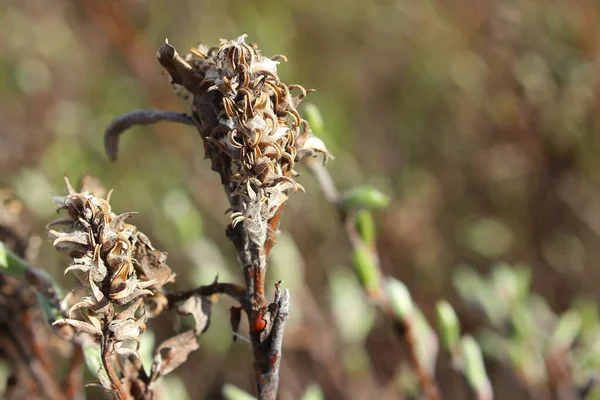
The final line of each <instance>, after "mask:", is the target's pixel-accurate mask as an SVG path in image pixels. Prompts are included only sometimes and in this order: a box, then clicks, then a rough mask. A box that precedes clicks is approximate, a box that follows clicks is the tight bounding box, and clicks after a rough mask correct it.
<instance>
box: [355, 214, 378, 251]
mask: <svg viewBox="0 0 600 400" xmlns="http://www.w3.org/2000/svg"><path fill="white" fill-rule="evenodd" d="M356 229H358V233H359V234H360V238H361V239H362V240H363V242H365V243H367V244H368V245H371V246H374V245H375V236H376V230H377V229H376V227H375V220H374V219H373V216H372V215H371V213H370V212H369V211H367V210H361V211H359V212H358V213H356Z"/></svg>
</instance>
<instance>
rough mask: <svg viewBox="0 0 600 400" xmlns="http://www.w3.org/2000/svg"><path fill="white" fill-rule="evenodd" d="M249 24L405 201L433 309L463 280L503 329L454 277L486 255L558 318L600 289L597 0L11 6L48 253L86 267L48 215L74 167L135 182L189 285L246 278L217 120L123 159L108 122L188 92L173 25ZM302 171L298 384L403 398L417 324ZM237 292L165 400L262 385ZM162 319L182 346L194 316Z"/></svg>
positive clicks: (292, 335) (183, 45) (129, 148)
mask: <svg viewBox="0 0 600 400" xmlns="http://www.w3.org/2000/svg"><path fill="white" fill-rule="evenodd" d="M242 33H247V34H248V36H249V37H248V41H249V42H254V43H257V44H258V45H259V46H260V48H261V49H262V51H263V53H264V54H265V55H273V54H279V53H283V54H285V55H286V56H287V57H288V59H289V62H287V63H282V64H281V65H280V68H279V72H280V76H281V78H282V80H283V81H284V82H286V83H297V84H301V85H303V86H304V87H306V88H315V89H317V91H316V92H315V93H312V94H310V95H309V96H308V97H307V99H306V100H305V101H306V102H311V103H313V104H315V105H316V106H317V107H318V108H319V109H320V111H321V113H322V115H323V118H324V122H325V132H324V133H322V135H321V136H322V138H323V140H324V141H325V143H326V144H327V146H328V147H329V149H330V151H331V153H332V154H333V155H334V156H335V160H333V161H331V162H330V163H329V164H328V168H329V170H330V171H331V174H332V176H333V177H334V179H335V181H336V182H337V184H338V186H339V187H340V188H342V189H348V188H351V187H353V186H354V185H357V184H363V183H368V184H371V185H373V186H375V187H377V188H379V189H381V190H382V191H384V192H385V193H387V194H389V195H390V196H391V197H392V202H391V205H390V206H389V207H387V208H386V209H385V210H382V211H381V212H379V213H378V214H377V215H376V219H377V223H378V234H379V241H378V250H379V252H380V257H381V263H382V267H383V269H384V271H385V272H386V273H387V274H389V275H392V276H394V277H396V278H398V279H401V280H402V281H403V282H405V283H406V285H407V286H408V288H409V289H410V291H411V293H412V295H413V297H414V299H415V302H416V303H418V304H419V305H420V307H421V308H422V310H423V311H424V313H425V315H426V316H427V317H428V318H430V319H432V320H433V316H434V304H435V301H436V300H438V299H441V298H445V299H447V300H449V301H450V303H451V304H453V305H454V306H455V308H456V309H457V312H458V314H459V317H460V319H461V322H462V325H463V330H464V331H465V332H473V331H475V330H476V329H477V328H478V327H479V326H481V325H482V324H484V323H485V321H484V320H485V318H483V317H482V316H481V313H477V312H476V311H473V310H472V309H471V308H468V307H467V306H466V305H465V303H464V302H462V301H461V299H460V297H459V296H458V295H457V292H456V290H455V289H454V286H453V284H452V277H453V273H454V271H455V270H456V268H457V266H459V265H462V264H466V265H470V266H472V267H473V268H475V269H476V270H478V271H479V272H481V273H482V274H484V275H485V274H486V273H487V271H489V270H490V269H491V268H492V266H493V265H494V264H496V263H497V262H501V261H503V262H510V263H512V262H522V263H525V264H526V265H528V266H529V268H530V269H531V272H532V291H534V292H536V293H539V294H540V295H542V296H543V297H544V298H545V299H546V301H547V302H548V304H549V306H550V307H551V309H552V310H554V311H555V312H561V311H563V310H565V309H567V308H568V307H569V306H570V305H571V304H572V302H573V301H574V300H575V299H579V298H582V297H583V298H587V299H588V300H591V301H592V303H594V302H596V301H597V300H600V299H599V297H600V296H599V292H598V289H597V287H598V282H599V281H600V268H598V264H599V262H600V236H599V235H600V157H599V154H600V153H599V151H600V136H599V134H598V128H599V124H600V57H599V56H600V52H599V50H600V3H598V2H596V1H594V0H555V1H538V0H503V1H496V0H475V1H469V0H450V1H448V0H445V1H441V0H438V1H433V0H421V1H410V0H373V1H356V0H349V1H348V0H346V1H344V0H331V1H316V0H303V1H299V0H285V1H283V0H279V1H274V0H262V1H233V0H219V1H215V0H198V1H192V0H181V1H177V2H166V1H152V2H150V1H142V0H123V1H113V0H103V1H67V0H27V1H10V0H1V1H0V185H1V186H3V187H9V188H12V189H14V191H15V192H16V194H17V195H18V196H19V197H20V198H21V199H22V200H23V201H24V202H25V204H26V205H27V206H28V208H29V210H30V212H31V221H32V223H31V225H30V229H31V234H32V235H35V236H39V237H41V238H42V240H41V242H40V247H39V255H38V258H37V260H38V261H37V265H39V266H41V267H43V268H45V269H47V270H49V271H51V272H52V274H53V275H54V276H57V277H59V276H61V275H62V272H61V269H62V268H64V266H65V265H66V263H67V262H68V260H66V259H65V258H62V257H61V256H60V255H58V254H55V253H54V251H53V250H52V249H51V246H50V244H49V243H48V241H47V240H46V236H45V233H44V232H45V231H44V225H45V224H46V223H47V222H49V221H50V220H52V219H53V218H54V216H55V209H54V205H53V203H52V202H51V201H50V197H49V196H50V194H52V193H63V192H64V186H63V175H64V174H67V175H68V176H69V177H71V178H72V179H73V180H75V181H76V180H78V179H79V177H80V176H81V175H83V174H84V173H90V174H92V175H95V176H97V177H99V178H101V180H102V181H103V183H104V184H105V185H106V186H107V187H109V188H113V189H114V194H113V197H112V199H113V200H112V203H113V209H114V210H116V211H117V212H122V211H129V210H135V211H138V212H139V215H137V216H136V217H135V218H134V221H133V222H134V223H135V224H137V225H138V226H139V227H140V229H142V230H143V231H144V232H147V233H148V235H149V236H150V237H151V239H152V241H153V243H154V244H155V245H156V246H157V247H158V248H160V249H162V250H166V251H168V252H169V261H170V262H169V264H170V265H171V267H172V268H173V269H174V270H175V271H176V272H177V273H178V274H179V276H178V280H177V283H176V286H177V287H179V288H189V287H192V286H194V285H199V284H207V283H210V282H211V281H212V280H213V278H214V276H215V275H216V273H219V277H220V280H221V281H227V280H230V281H238V282H240V281H241V279H240V278H241V275H240V272H239V268H238V265H237V263H236V260H235V256H234V251H233V248H232V246H231V244H230V243H229V242H228V241H227V239H226V238H225V235H224V227H225V226H226V224H227V221H228V219H227V218H228V217H227V216H226V215H224V211H225V208H226V197H225V195H224V194H223V192H222V188H221V186H220V184H219V179H218V177H217V176H216V174H214V173H212V172H211V171H210V168H209V164H208V161H206V160H204V159H203V150H202V141H201V138H200V137H199V136H198V135H197V133H196V132H195V130H193V129H190V128H186V127H183V126H178V125H169V124H159V125H156V126H153V127H144V128H135V129H134V130H133V131H132V132H130V133H129V134H127V135H125V137H124V140H123V143H122V146H121V155H120V159H119V160H118V162H116V163H111V162H109V161H108V159H107V157H106V156H105V153H104V149H103V140H102V133H103V130H104V127H105V126H106V125H107V124H108V123H109V121H110V120H111V119H112V118H114V117H115V116H117V115H119V114H122V113H125V112H128V111H131V110H133V109H137V108H160V109H165V110H172V111H186V110H187V107H188V106H187V104H186V103H185V102H184V101H182V100H181V99H179V98H178V97H177V96H176V95H175V94H174V93H173V91H172V88H171V86H170V85H169V83H168V79H167V77H166V75H165V74H164V73H163V71H162V69H161V67H160V65H159V64H158V62H157V61H156V56H155V54H156V50H157V49H158V48H159V47H160V46H161V44H162V43H163V42H164V40H165V38H168V39H169V42H170V43H171V44H173V45H175V46H176V47H177V48H178V49H179V50H180V52H181V53H185V52H186V51H185V49H187V48H188V47H191V46H194V45H196V44H198V43H205V44H209V45H213V44H217V43H218V39H219V38H228V39H233V38H235V37H237V36H239V35H241V34H242ZM299 171H300V172H303V174H302V176H301V177H300V178H299V181H300V182H301V183H302V184H303V185H304V186H305V188H306V193H305V194H296V195H294V196H293V197H292V198H291V200H290V201H289V204H288V206H287V207H286V210H285V213H284V217H283V222H282V227H281V231H282V232H281V237H280V239H279V242H278V245H277V246H276V247H275V250H274V252H273V255H272V261H271V264H272V266H271V269H270V272H269V273H270V277H271V279H272V280H273V281H275V280H278V279H284V282H285V285H286V286H287V287H289V288H290V289H291V291H292V300H293V309H292V320H291V322H290V324H289V325H288V327H287V331H286V337H285V346H284V348H285V350H284V355H285V356H284V359H283V364H282V370H281V382H282V384H281V398H282V399H296V398H300V396H301V395H302V393H304V391H305V390H306V388H307V387H309V386H310V385H318V386H320V388H321V390H322V391H323V393H324V394H325V397H326V398H327V399H369V398H374V397H373V396H375V394H376V398H381V399H385V398H390V399H393V398H400V396H401V395H400V393H401V391H400V389H399V387H400V386H401V381H402V380H403V378H402V376H403V371H404V370H405V367H404V366H405V365H406V353H405V349H404V348H403V346H402V342H401V340H399V339H398V338H397V337H396V335H395V333H394V331H393V329H391V327H390V326H389V324H388V323H386V321H385V320H384V318H382V317H381V316H379V314H378V313H377V312H376V311H375V310H374V309H373V308H372V307H370V305H369V304H368V302H367V301H366V298H365V296H364V295H363V293H362V291H361V289H360V286H359V284H358V283H357V281H356V278H355V277H354V275H353V273H352V269H351V266H350V254H351V253H350V245H349V243H348V241H347V238H346V236H345V234H344V231H343V229H342V227H341V226H340V224H339V219H338V217H337V214H336V212H335V210H334V209H333V208H332V207H331V206H330V205H329V204H328V203H327V202H326V201H325V199H324V198H323V196H322V194H321V192H320V190H319V188H318V186H317V185H316V183H315V182H314V180H313V179H312V177H311V176H310V174H308V173H307V171H306V170H304V169H302V167H299ZM66 282H68V281H66ZM67 284H68V283H67ZM228 307H229V303H228V300H227V299H221V300H220V301H219V303H218V304H217V305H216V306H215V307H214V308H215V310H214V314H213V319H212V323H211V327H210V330H209V332H208V333H206V334H205V335H203V336H202V337H201V338H200V350H199V351H197V352H195V353H194V354H193V355H192V356H191V357H190V360H189V361H188V363H187V364H185V365H184V366H183V367H182V368H180V370H179V371H178V373H176V374H173V376H169V377H167V378H165V379H164V382H163V384H162V388H163V389H164V390H168V393H169V394H168V395H163V397H160V398H165V399H168V398H182V399H184V398H185V396H189V398H191V399H203V398H206V399H213V398H214V399H218V398H220V397H221V387H222V385H223V384H224V383H232V384H235V385H237V386H239V387H240V388H243V389H245V390H248V391H252V385H253V382H252V379H253V375H252V369H251V363H252V358H251V351H250V348H249V345H247V344H246V343H244V342H243V341H237V342H236V343H233V342H232V341H231V335H230V326H229V322H228V320H229V315H228ZM171 322H173V321H171ZM173 323H174V322H173ZM151 328H154V332H155V333H154V334H148V335H147V336H148V337H149V338H151V336H152V335H155V336H156V340H158V339H160V338H162V337H164V336H166V335H167V334H168V332H169V331H170V328H171V327H170V326H169V323H164V322H163V323H162V324H161V325H160V326H154V327H153V326H152V325H151ZM244 330H245V328H244V327H242V330H241V331H242V332H243V331H244ZM163 331H164V332H163ZM145 346H149V344H148V343H146V344H145ZM486 366H487V367H488V372H489V374H490V378H491V380H492V384H493V385H494V387H495V390H496V394H497V397H498V398H500V399H502V398H509V397H510V398H512V399H517V398H529V397H528V396H530V395H531V393H528V392H527V391H526V390H525V389H524V388H523V386H522V385H520V383H519V382H518V379H517V378H516V377H515V376H514V374H512V373H511V372H510V371H509V370H508V369H507V368H505V367H504V366H503V365H502V364H501V363H498V362H495V361H493V360H487V364H486ZM437 375H438V378H439V381H440V385H441V387H442V392H443V393H444V394H445V398H448V399H462V398H469V396H470V395H469V394H468V391H467V389H466V385H465V383H464V382H463V380H462V378H461V377H460V375H458V374H457V373H456V372H454V371H452V368H451V367H450V364H449V362H448V360H447V358H445V356H443V355H442V356H441V360H440V363H439V365H438V370H437ZM174 393H177V394H174ZM88 394H89V396H90V398H102V395H101V394H100V392H99V391H97V390H96V389H88ZM173 396H175V397H173Z"/></svg>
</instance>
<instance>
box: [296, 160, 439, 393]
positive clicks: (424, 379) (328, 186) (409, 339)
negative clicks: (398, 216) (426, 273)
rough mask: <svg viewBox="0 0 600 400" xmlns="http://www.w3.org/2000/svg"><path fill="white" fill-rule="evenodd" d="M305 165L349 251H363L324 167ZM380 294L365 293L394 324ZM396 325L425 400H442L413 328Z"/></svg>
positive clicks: (353, 223) (406, 324)
mask: <svg viewBox="0 0 600 400" xmlns="http://www.w3.org/2000/svg"><path fill="white" fill-rule="evenodd" d="M306 165H307V167H308V169H309V170H310V171H311V173H312V174H313V175H314V177H315V178H316V180H317V182H318V183H319V186H320V187H321V190H322V192H323V194H324V196H325V198H326V199H327V201H329V202H330V203H332V204H333V205H334V206H335V207H336V209H337V210H338V211H339V213H340V215H341V217H342V223H343V225H344V228H345V230H346V234H347V235H348V239H349V241H350V244H351V245H352V247H353V248H354V249H358V248H362V247H364V246H365V243H364V242H363V240H362V238H361V236H360V234H359V232H358V231H357V228H356V220H355V215H354V214H351V213H347V212H346V211H345V210H343V209H342V208H341V206H340V200H341V198H340V195H339V192H338V190H337V188H336V186H335V183H334V182H333V179H332V178H331V175H330V174H329V172H328V171H327V169H325V167H324V166H323V164H322V163H321V162H319V161H318V160H316V159H314V158H311V159H309V160H307V162H306ZM370 250H371V251H372V253H373V258H374V260H375V261H376V265H377V267H378V268H380V266H379V256H378V254H377V249H375V248H370ZM382 293H383V291H382V290H380V291H379V292H378V293H377V296H376V294H375V293H367V294H368V295H369V296H371V297H375V296H376V298H374V299H373V300H375V301H374V303H375V304H377V305H378V306H379V307H380V309H381V310H382V311H383V313H384V314H385V315H386V316H387V317H388V318H390V319H393V320H395V319H396V318H395V316H394V315H393V313H392V312H391V308H390V306H389V304H388V302H387V298H385V296H383V295H381V296H380V295H379V294H382ZM395 322H397V323H400V324H401V325H402V327H403V328H404V329H402V331H403V332H401V333H400V336H402V337H403V339H404V342H405V343H406V347H407V348H408V352H409V358H410V362H411V364H412V366H413V368H414V369H415V371H416V373H417V376H418V378H419V383H420V385H421V387H422V388H423V391H424V392H425V396H426V398H427V399H429V400H438V399H440V398H441V395H440V391H439V388H438V386H437V384H436V382H435V378H434V376H433V372H432V371H430V370H429V368H428V367H427V366H425V365H423V363H422V362H421V361H420V360H419V357H418V350H417V343H416V340H417V338H416V337H415V336H414V327H413V326H412V324H411V321H410V320H406V321H395Z"/></svg>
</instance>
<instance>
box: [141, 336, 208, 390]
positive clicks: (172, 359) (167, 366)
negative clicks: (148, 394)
mask: <svg viewBox="0 0 600 400" xmlns="http://www.w3.org/2000/svg"><path fill="white" fill-rule="evenodd" d="M197 349H198V342H197V341H196V333H195V332H194V330H190V331H186V332H184V333H181V334H179V335H177V336H173V337H172V338H170V339H167V340H165V341H164V342H162V343H161V345H160V346H158V348H157V349H156V352H155V353H154V363H153V364H152V380H153V381H155V380H156V379H158V378H159V377H161V376H164V375H166V374H168V373H169V372H171V371H173V370H174V369H175V368H177V367H179V366H180V365H181V364H183V363H184V362H185V361H186V360H187V358H188V355H189V354H190V353H191V352H192V351H194V350H197Z"/></svg>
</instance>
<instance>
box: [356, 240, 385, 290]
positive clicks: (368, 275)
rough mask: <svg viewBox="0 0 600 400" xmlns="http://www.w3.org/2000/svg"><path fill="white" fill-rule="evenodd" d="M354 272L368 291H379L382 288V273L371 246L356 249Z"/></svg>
mask: <svg viewBox="0 0 600 400" xmlns="http://www.w3.org/2000/svg"><path fill="white" fill-rule="evenodd" d="M353 261H354V272H355V273H356V276H357V278H358V280H359V281H360V284H361V285H362V286H363V287H364V288H365V290H366V291H368V292H371V291H377V290H379V289H380V287H381V271H380V270H379V266H378V265H377V260H376V259H375V255H374V254H373V251H372V250H371V248H370V247H369V246H366V245H362V246H360V247H357V248H356V249H354V256H353Z"/></svg>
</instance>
